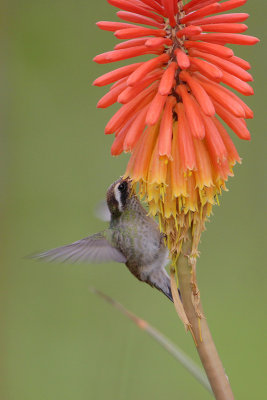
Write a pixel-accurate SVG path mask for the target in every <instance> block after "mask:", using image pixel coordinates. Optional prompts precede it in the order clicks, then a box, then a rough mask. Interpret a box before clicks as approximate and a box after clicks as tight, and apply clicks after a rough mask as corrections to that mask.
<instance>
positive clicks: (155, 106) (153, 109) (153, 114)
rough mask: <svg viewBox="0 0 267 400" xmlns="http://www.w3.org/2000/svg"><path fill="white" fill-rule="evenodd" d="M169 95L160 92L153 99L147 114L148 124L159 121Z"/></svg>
mask: <svg viewBox="0 0 267 400" xmlns="http://www.w3.org/2000/svg"><path fill="white" fill-rule="evenodd" d="M166 99H167V96H162V95H161V94H159V93H158V92H157V93H156V95H155V97H154V98H153V100H152V101H151V104H150V107H149V109H148V112H147V116H146V123H147V125H149V126H151V125H154V124H156V123H157V122H158V120H159V118H160V115H161V112H162V110H163V107H164V104H165V102H166Z"/></svg>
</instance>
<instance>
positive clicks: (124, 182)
mask: <svg viewBox="0 0 267 400" xmlns="http://www.w3.org/2000/svg"><path fill="white" fill-rule="evenodd" d="M131 195H132V181H131V179H130V178H120V179H118V180H117V181H116V182H114V183H112V185H111V186H110V187H109V188H108V191H107V204H108V208H109V211H110V212H111V214H112V215H114V216H119V215H120V214H121V213H122V212H123V211H124V210H125V208H126V206H127V203H128V201H129V199H130V198H131Z"/></svg>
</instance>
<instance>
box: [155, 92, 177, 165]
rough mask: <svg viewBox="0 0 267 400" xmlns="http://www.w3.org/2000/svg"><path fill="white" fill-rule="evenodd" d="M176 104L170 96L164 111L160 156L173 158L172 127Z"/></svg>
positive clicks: (160, 133)
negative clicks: (173, 111)
mask: <svg viewBox="0 0 267 400" xmlns="http://www.w3.org/2000/svg"><path fill="white" fill-rule="evenodd" d="M175 103H176V100H175V98H174V97H173V96H168V97H167V101H166V104H165V108H164V111H163V115H162V119H161V123H160V130H159V148H158V151H159V155H160V156H166V157H168V158H171V147H172V125H173V116H172V109H173V107H174V105H175Z"/></svg>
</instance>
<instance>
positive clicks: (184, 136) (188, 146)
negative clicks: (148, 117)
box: [175, 103, 196, 172]
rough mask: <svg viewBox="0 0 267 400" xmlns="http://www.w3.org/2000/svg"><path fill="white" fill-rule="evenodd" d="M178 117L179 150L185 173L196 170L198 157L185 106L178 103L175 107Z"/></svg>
mask: <svg viewBox="0 0 267 400" xmlns="http://www.w3.org/2000/svg"><path fill="white" fill-rule="evenodd" d="M175 110H176V113H177V115H178V141H177V145H178V149H179V158H180V164H181V169H182V171H183V172H186V171H187V170H193V169H196V155H195V149H194V144H193V139H192V134H191V131H190V128H189V124H188V121H187V118H186V115H185V110H184V105H183V104H182V103H178V104H177V105H176V107H175Z"/></svg>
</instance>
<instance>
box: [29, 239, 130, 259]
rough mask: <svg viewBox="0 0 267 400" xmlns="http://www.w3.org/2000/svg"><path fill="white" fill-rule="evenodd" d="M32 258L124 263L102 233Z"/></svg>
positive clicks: (121, 255) (121, 256) (120, 254)
mask: <svg viewBox="0 0 267 400" xmlns="http://www.w3.org/2000/svg"><path fill="white" fill-rule="evenodd" d="M33 258H39V259H41V260H44V261H48V262H51V261H59V262H68V263H80V262H92V263H100V262H107V261H116V262H119V263H125V262H126V258H125V257H124V255H123V254H122V253H121V252H120V251H119V250H118V249H116V248H115V247H113V246H111V244H110V243H109V242H108V241H107V239H106V238H105V236H104V233H102V232H100V233H96V234H95V235H92V236H89V237H87V238H84V239H81V240H78V241H77V242H74V243H71V244H68V245H66V246H62V247H58V248H56V249H52V250H48V251H45V252H43V253H40V254H36V255H34V256H33Z"/></svg>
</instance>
